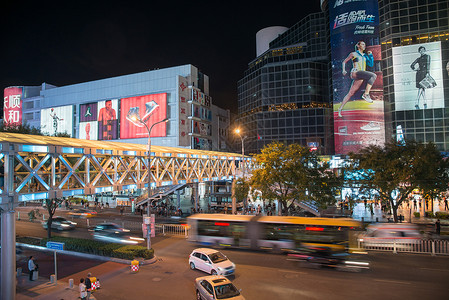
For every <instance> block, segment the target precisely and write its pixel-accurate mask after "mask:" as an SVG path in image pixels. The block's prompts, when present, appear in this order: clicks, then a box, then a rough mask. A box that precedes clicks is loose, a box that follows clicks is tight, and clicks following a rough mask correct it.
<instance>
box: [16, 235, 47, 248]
mask: <svg viewBox="0 0 449 300" xmlns="http://www.w3.org/2000/svg"><path fill="white" fill-rule="evenodd" d="M16 242H17V243H22V244H28V245H35V246H39V245H40V244H41V239H39V238H34V237H28V236H18V237H16Z"/></svg>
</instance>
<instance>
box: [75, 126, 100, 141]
mask: <svg viewBox="0 0 449 300" xmlns="http://www.w3.org/2000/svg"><path fill="white" fill-rule="evenodd" d="M79 138H80V139H84V140H98V122H97V121H92V122H80V126H79Z"/></svg>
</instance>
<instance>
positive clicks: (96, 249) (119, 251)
mask: <svg viewBox="0 0 449 300" xmlns="http://www.w3.org/2000/svg"><path fill="white" fill-rule="evenodd" d="M16 241H17V242H19V243H25V244H28V242H30V243H31V244H33V245H40V246H43V247H46V246H47V242H49V241H52V242H59V243H64V250H68V251H75V252H82V253H89V254H95V255H101V256H108V257H115V258H122V259H129V260H132V259H134V258H138V257H141V258H144V259H150V258H153V257H154V250H153V249H150V250H148V249H147V248H146V247H143V246H139V245H121V244H115V243H104V242H100V241H94V240H86V239H78V238H70V237H63V236H55V237H52V238H51V239H47V238H44V239H41V240H40V241H39V243H36V240H35V239H33V238H16Z"/></svg>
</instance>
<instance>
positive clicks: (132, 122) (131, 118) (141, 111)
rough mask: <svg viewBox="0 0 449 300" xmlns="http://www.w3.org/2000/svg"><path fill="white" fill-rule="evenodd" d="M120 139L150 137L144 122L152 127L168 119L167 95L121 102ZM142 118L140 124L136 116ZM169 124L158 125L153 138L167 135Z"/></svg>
mask: <svg viewBox="0 0 449 300" xmlns="http://www.w3.org/2000/svg"><path fill="white" fill-rule="evenodd" d="M120 111H121V113H120V138H121V139H132V138H142V137H148V131H147V129H146V127H145V125H144V124H142V122H145V124H146V125H147V126H148V128H151V126H152V125H153V124H154V123H156V122H159V121H162V120H163V119H165V118H166V117H167V94H166V93H161V94H152V95H145V96H137V97H130V98H123V99H121V101H120ZM137 115H138V116H140V120H142V122H140V121H139V120H137V119H136V118H135V116H137ZM166 126H167V123H165V122H163V123H160V124H157V125H156V126H154V127H153V129H152V130H151V137H162V136H166V135H167V132H166V131H167V130H166V129H167V127H166Z"/></svg>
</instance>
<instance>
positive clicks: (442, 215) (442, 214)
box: [435, 211, 449, 219]
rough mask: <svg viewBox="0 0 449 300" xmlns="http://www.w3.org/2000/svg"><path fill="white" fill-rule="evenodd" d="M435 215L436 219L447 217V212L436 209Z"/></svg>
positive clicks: (448, 217)
mask: <svg viewBox="0 0 449 300" xmlns="http://www.w3.org/2000/svg"><path fill="white" fill-rule="evenodd" d="M435 217H436V218H438V219H449V214H448V213H447V212H444V211H437V212H436V213H435Z"/></svg>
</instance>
